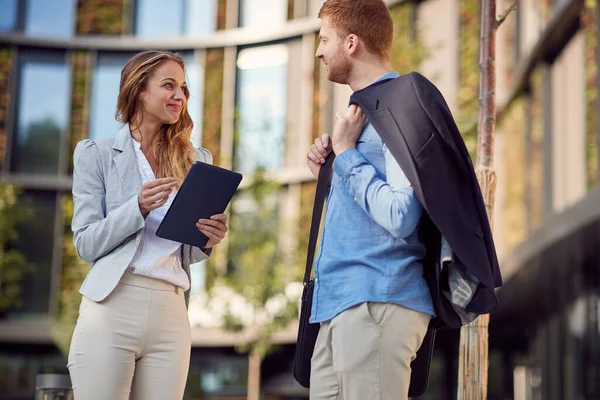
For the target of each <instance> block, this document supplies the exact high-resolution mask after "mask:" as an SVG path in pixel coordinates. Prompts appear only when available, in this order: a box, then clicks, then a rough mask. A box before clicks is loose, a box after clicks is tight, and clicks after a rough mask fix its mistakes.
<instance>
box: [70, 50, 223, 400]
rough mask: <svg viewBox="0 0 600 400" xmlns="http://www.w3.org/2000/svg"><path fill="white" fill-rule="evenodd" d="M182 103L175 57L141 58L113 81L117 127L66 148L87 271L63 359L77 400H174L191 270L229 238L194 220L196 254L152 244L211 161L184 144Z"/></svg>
mask: <svg viewBox="0 0 600 400" xmlns="http://www.w3.org/2000/svg"><path fill="white" fill-rule="evenodd" d="M189 96H190V94H189V91H188V88H187V86H186V82H185V65H184V61H183V59H182V58H181V57H180V56H178V55H177V54H173V53H169V52H161V51H145V52H142V53H139V54H137V55H136V56H134V57H133V58H132V59H131V60H129V62H128V63H127V65H126V66H125V68H124V69H123V71H122V73H121V83H120V88H119V98H118V104H117V118H118V119H119V120H120V121H121V122H123V123H124V124H125V126H124V127H123V128H122V129H121V130H120V131H119V132H118V133H117V135H116V136H115V137H114V138H111V139H102V140H97V141H92V140H83V141H82V142H80V143H79V144H78V145H77V147H76V149H75V154H74V164H75V169H74V173H73V199H74V203H75V211H74V215H73V222H72V229H73V232H74V242H75V248H76V249H77V253H78V255H79V257H80V258H81V259H82V260H84V261H87V262H90V263H92V268H91V270H90V271H89V273H88V274H87V276H86V279H85V281H84V283H83V285H82V286H81V290H80V291H81V293H82V294H83V299H82V302H81V306H80V309H79V318H78V320H77V326H76V328H75V331H74V333H73V339H72V341H71V348H70V352H69V364H68V367H69V372H70V375H71V381H72V384H73V390H74V394H75V399H76V400H89V399H94V400H125V399H129V398H130V395H131V398H132V399H136V400H138V399H144V400H167V399H168V400H172V399H181V398H182V397H183V393H184V390H185V383H186V379H187V373H188V368H189V360H190V349H191V335H190V325H189V321H188V316H187V302H188V299H189V288H190V273H189V268H190V264H191V263H195V262H198V261H201V260H204V259H206V258H208V257H209V255H210V251H211V249H212V247H213V246H214V245H216V244H218V243H220V242H221V240H222V239H223V238H224V237H225V234H226V232H227V217H226V216H225V215H224V214H218V215H214V216H212V217H211V218H210V219H208V220H199V221H197V222H196V226H197V228H198V230H200V231H201V232H202V233H204V234H205V235H206V236H207V237H208V238H209V241H208V243H207V245H206V248H204V249H198V248H193V247H190V246H188V245H183V244H181V243H177V242H173V241H170V240H166V239H162V238H159V237H157V236H156V229H157V228H158V225H159V224H160V222H161V221H162V219H163V218H164V215H165V213H166V211H167V209H168V208H169V206H170V204H171V202H172V200H173V197H174V194H175V191H176V190H177V188H178V187H179V186H180V185H181V183H182V181H183V178H184V176H185V175H186V173H187V172H188V170H189V168H190V167H191V165H192V164H193V163H194V162H195V161H196V160H200V161H203V162H207V163H211V162H212V156H211V154H210V153H209V152H208V151H207V150H205V149H199V150H197V149H195V148H194V147H193V146H192V143H191V142H190V134H191V131H192V120H191V118H190V116H189V114H188V111H187V101H188V99H189ZM207 195H209V194H207ZM192 223H194V222H192Z"/></svg>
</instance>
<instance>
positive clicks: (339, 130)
mask: <svg viewBox="0 0 600 400" xmlns="http://www.w3.org/2000/svg"><path fill="white" fill-rule="evenodd" d="M366 119H367V117H366V115H365V114H364V113H363V111H362V110H361V108H360V107H359V106H357V105H356V104H352V105H350V107H348V110H347V111H346V115H342V113H337V114H336V115H335V127H334V128H333V134H332V135H331V136H332V141H333V151H334V152H335V154H336V155H338V156H339V155H340V154H341V153H343V152H344V151H346V150H348V149H353V148H356V141H357V140H358V138H359V137H360V134H361V133H362V131H363V129H364V127H365V122H366Z"/></svg>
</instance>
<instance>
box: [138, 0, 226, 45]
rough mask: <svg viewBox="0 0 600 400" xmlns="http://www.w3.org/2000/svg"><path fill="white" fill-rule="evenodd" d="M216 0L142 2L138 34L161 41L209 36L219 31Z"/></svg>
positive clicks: (151, 0)
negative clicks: (217, 27)
mask: <svg viewBox="0 0 600 400" xmlns="http://www.w3.org/2000/svg"><path fill="white" fill-rule="evenodd" d="M215 13H216V0H173V1H169V2H167V1H163V0H138V1H137V3H136V20H135V33H136V35H139V36H144V37H150V38H160V37H168V36H182V35H190V36H206V35H208V34H210V33H212V32H214V31H215V25H216V14H215Z"/></svg>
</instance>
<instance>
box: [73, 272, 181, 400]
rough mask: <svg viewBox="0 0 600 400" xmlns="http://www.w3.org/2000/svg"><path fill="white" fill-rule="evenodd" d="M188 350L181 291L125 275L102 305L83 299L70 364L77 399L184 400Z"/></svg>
mask: <svg viewBox="0 0 600 400" xmlns="http://www.w3.org/2000/svg"><path fill="white" fill-rule="evenodd" d="M190 351H191V331H190V324H189V320H188V316H187V310H186V307H185V300H184V297H183V290H182V289H180V288H176V287H175V286H174V285H172V284H170V283H167V282H164V281H160V280H157V279H153V278H148V277H144V276H140V275H134V274H130V273H125V274H124V275H123V277H122V278H121V281H120V282H119V284H118V285H117V287H116V288H115V290H114V291H113V292H112V293H111V294H110V295H109V296H108V297H107V298H106V299H105V300H104V301H101V302H98V303H96V302H94V301H91V300H89V299H87V298H86V297H83V299H82V302H81V306H80V308H79V318H78V320H77V325H76V327H75V331H74V333H73V339H72V341H71V347H70V351H69V363H68V367H69V373H70V375H71V382H72V385H73V392H74V395H75V400H127V399H135V400H142V399H143V400H175V399H181V398H182V397H183V392H184V390H185V384H186V381H187V374H188V369H189V363H190ZM130 396H131V397H130Z"/></svg>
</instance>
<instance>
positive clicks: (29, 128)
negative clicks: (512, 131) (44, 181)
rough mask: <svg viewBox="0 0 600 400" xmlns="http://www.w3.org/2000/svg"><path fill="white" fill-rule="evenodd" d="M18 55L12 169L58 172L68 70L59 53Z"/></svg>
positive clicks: (67, 101) (68, 87)
mask: <svg viewBox="0 0 600 400" xmlns="http://www.w3.org/2000/svg"><path fill="white" fill-rule="evenodd" d="M19 58H20V59H19V66H20V74H19V76H20V83H19V103H18V115H17V129H16V134H17V137H16V140H15V143H14V147H13V149H14V151H13V155H12V169H13V171H16V172H31V173H40V174H57V173H58V172H59V171H58V157H59V153H60V144H61V141H62V138H63V136H64V134H65V132H66V130H67V124H68V122H69V108H70V100H71V69H70V67H69V66H68V65H67V64H66V63H65V61H64V54H62V53H54V52H43V51H35V52H27V51H26V50H23V51H22V52H21V55H20V57H19Z"/></svg>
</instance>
